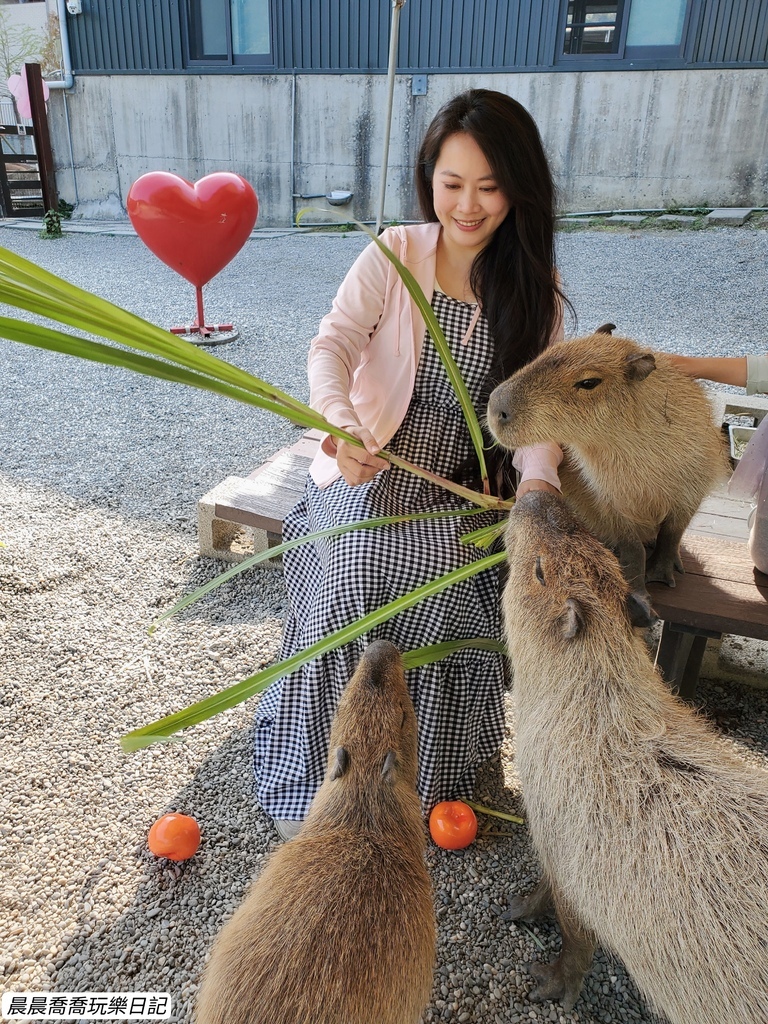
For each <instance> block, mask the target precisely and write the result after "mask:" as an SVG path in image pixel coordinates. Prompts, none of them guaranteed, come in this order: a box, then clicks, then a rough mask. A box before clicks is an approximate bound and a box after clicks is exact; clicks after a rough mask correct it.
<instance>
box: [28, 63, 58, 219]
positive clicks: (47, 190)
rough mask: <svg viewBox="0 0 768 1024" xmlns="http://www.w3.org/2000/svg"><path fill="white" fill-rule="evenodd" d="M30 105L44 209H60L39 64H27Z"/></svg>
mask: <svg viewBox="0 0 768 1024" xmlns="http://www.w3.org/2000/svg"><path fill="white" fill-rule="evenodd" d="M24 70H25V71H26V75H27V89H28V90H29V105H30V107H31V108H32V132H33V134H34V138H35V152H36V153H37V165H38V168H39V170H40V184H41V188H42V192H43V210H44V211H45V212H47V211H48V210H56V211H58V209H59V195H58V192H57V191H56V175H55V173H54V170H53V153H52V152H51V136H50V133H49V131H48V114H47V112H46V109H45V99H44V97H43V76H42V74H41V73H40V65H39V64H25V65H24Z"/></svg>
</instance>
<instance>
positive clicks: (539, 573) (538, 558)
mask: <svg viewBox="0 0 768 1024" xmlns="http://www.w3.org/2000/svg"><path fill="white" fill-rule="evenodd" d="M536 579H537V580H538V581H539V583H541V585H542V586H544V585H545V583H546V580H545V579H544V570H543V569H542V568H541V555H537V556H536Z"/></svg>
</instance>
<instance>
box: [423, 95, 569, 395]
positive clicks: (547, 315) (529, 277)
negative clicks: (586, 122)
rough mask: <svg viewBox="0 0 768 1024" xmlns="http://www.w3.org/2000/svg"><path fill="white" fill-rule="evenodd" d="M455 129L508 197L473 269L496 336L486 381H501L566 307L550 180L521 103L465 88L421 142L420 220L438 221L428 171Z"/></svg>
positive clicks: (540, 344) (537, 348) (540, 345)
mask: <svg viewBox="0 0 768 1024" xmlns="http://www.w3.org/2000/svg"><path fill="white" fill-rule="evenodd" d="M458 132H464V133H466V134H467V135H469V136H471V137H472V138H473V139H474V141H475V142H476V143H477V145H478V146H479V147H480V149H481V150H482V152H483V154H484V156H485V158H486V160H487V161H488V164H489V166H490V168H491V171H492V172H493V175H494V177H495V179H496V183H497V184H498V186H499V188H500V189H501V191H502V192H503V193H504V195H505V197H506V198H507V200H508V201H509V203H510V211H509V213H508V214H507V216H506V218H505V219H504V221H503V222H502V223H501V225H500V226H499V227H498V229H497V230H496V232H495V234H494V235H493V237H492V239H491V241H490V242H489V243H488V245H487V246H486V247H485V249H483V251H482V252H480V253H479V254H478V255H477V256H476V257H475V261H474V263H473V265H472V270H471V274H470V284H471V287H472V290H473V291H474V293H475V295H476V296H477V297H478V299H479V300H480V302H481V303H482V306H483V310H484V312H485V315H486V317H487V318H488V325H489V327H490V330H491V334H492V335H493V339H494V342H495V350H496V359H495V365H494V368H493V370H492V377H493V378H495V380H493V381H492V382H491V383H496V384H498V383H500V382H501V381H502V380H503V379H504V378H505V377H508V376H509V375H510V374H512V373H514V371H515V370H517V369H519V367H521V366H523V365H524V364H525V363H527V362H529V361H530V360H531V359H533V357H534V356H536V355H538V353H539V352H541V351H542V349H544V348H545V347H546V345H547V344H548V342H549V340H550V337H551V335H552V331H553V330H554V328H555V325H556V323H557V321H558V319H559V317H560V315H561V310H562V309H563V308H564V307H569V308H570V303H569V302H568V300H567V299H566V298H565V296H564V295H563V293H562V292H561V290H560V288H559V287H558V285H557V282H556V280H555V252H554V233H555V185H554V182H553V180H552V173H551V171H550V169H549V164H548V163H547V158H546V155H545V153H544V146H543V145H542V141H541V137H540V135H539V131H538V128H537V127H536V124H535V122H534V120H533V118H532V117H531V115H530V114H529V113H528V111H527V110H526V109H525V107H523V106H521V105H520V104H519V103H518V102H517V101H516V100H513V99H512V97H511V96H507V95H505V94H504V93H501V92H494V91H492V90H490V89H470V90H468V91H467V92H463V93H461V94H460V95H458V96H455V97H454V98H453V99H452V100H449V101H448V102H447V103H446V104H445V105H444V106H442V107H441V108H440V110H439V111H438V112H437V114H436V115H435V117H434V119H433V120H432V123H431V124H430V126H429V128H428V129H427V133H426V135H425V136H424V140H423V141H422V144H421V148H420V150H419V157H418V162H417V165H416V191H417V194H418V198H419V205H420V207H421V212H422V216H423V217H424V219H425V220H427V221H436V220H437V219H438V218H437V214H436V213H435V206H434V200H433V195H432V176H433V174H434V169H435V164H436V163H437V159H438V157H439V155H440V150H441V149H442V146H443V143H444V142H445V140H446V139H447V138H448V137H449V136H450V135H455V134H456V133H458Z"/></svg>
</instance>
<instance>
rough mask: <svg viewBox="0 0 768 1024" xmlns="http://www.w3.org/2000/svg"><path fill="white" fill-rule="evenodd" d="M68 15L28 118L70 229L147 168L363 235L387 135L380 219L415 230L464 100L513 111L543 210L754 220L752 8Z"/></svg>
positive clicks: (93, 6)
mask: <svg viewBox="0 0 768 1024" xmlns="http://www.w3.org/2000/svg"><path fill="white" fill-rule="evenodd" d="M80 4H81V13H79V14H69V13H67V15H66V19H67V23H66V29H67V36H68V40H69V51H70V54H71V66H72V71H73V75H74V82H73V88H72V89H70V90H59V91H56V92H55V93H54V94H53V95H52V98H51V101H50V120H51V127H52V137H53V148H54V154H55V158H56V161H57V180H58V185H59V191H60V193H61V195H62V196H63V197H64V198H65V199H67V200H68V201H70V202H75V201H76V202H77V203H78V211H80V212H81V214H82V215H83V216H119V215H122V213H123V211H124V206H125V197H126V195H127V192H128V189H129V188H130V185H131V184H132V182H133V181H134V180H135V179H136V178H137V177H139V175H141V174H143V173H145V172H146V171H149V170H168V171H173V172H175V173H177V174H180V175H182V176H183V177H185V178H188V179H189V180H193V181H194V180H197V179H198V178H200V177H202V176H203V175H205V174H208V173H210V172H212V171H217V170H230V171H235V172H237V173H238V174H242V175H243V176H244V177H245V178H247V179H248V180H249V181H250V182H251V183H252V184H253V186H254V188H255V189H256V191H257V193H258V195H259V200H260V207H261V209H260V216H259V223H260V224H261V225H262V226H268V225H285V224H289V223H291V222H292V220H293V218H294V216H295V214H296V212H297V210H298V209H300V208H302V207H304V206H307V205H310V202H311V205H313V206H318V205H319V206H320V207H322V206H324V205H325V204H324V200H322V199H314V200H311V201H309V200H307V199H305V198H303V197H313V196H318V195H319V196H324V195H325V194H327V193H329V192H331V191H332V190H336V191H344V192H350V193H352V200H351V202H350V203H349V205H348V207H345V208H344V209H345V210H346V211H348V215H349V216H350V217H352V216H354V217H356V218H357V219H360V220H375V219H376V208H377V202H378V199H379V191H380V182H381V178H382V164H383V160H384V139H385V136H386V129H387V125H388V124H391V131H390V144H389V148H388V153H387V174H386V193H385V197H384V214H385V219H398V220H408V219H412V218H415V217H417V216H418V213H417V210H416V207H415V197H414V192H413V187H412V168H413V163H414V159H415V154H416V151H417V148H418V144H419V141H420V139H421V136H422V133H423V131H424V128H425V127H426V125H427V124H428V122H429V121H430V119H431V118H432V116H433V115H434V113H435V111H436V110H437V109H438V107H439V106H440V105H441V103H443V102H444V101H445V100H446V99H448V98H449V97H450V96H452V95H453V94H455V93H456V92H458V91H460V90H462V89H465V88H468V87H471V86H483V87H488V88H495V89H500V90H502V91H504V92H507V93H509V94H510V95H512V96H514V97H515V98H516V99H518V100H519V101H520V102H521V103H523V104H524V105H525V106H526V107H527V108H528V109H529V110H530V111H531V113H532V114H533V116H534V117H535V118H536V121H537V123H538V124H539V127H540V130H541V134H542V137H543V139H544V143H545V146H546V148H547V151H548V153H549V156H550V159H551V162H552V167H553V170H554V172H555V176H556V179H557V182H558V186H559V192H560V207H561V209H562V210H563V211H573V212H587V211H593V210H594V211H598V210H606V209H622V210H628V209H643V210H646V209H662V208H665V207H668V206H673V205H674V206H687V207H696V206H755V207H764V206H768V147H767V146H766V133H765V130H764V126H765V125H766V124H768V3H766V0H616V2H614V3H608V2H604V3H598V2H595V3H590V2H586V0H527V2H526V0H406V2H405V3H404V4H402V6H401V8H400V10H399V13H397V12H396V6H399V0H395V2H394V4H392V3H390V2H388V0H132V2H131V3H130V4H127V3H124V2H123V0H80ZM393 18H396V20H397V22H398V24H399V38H398V43H397V48H396V69H395V70H396V73H395V74H394V77H393V78H390V76H388V74H387V70H388V64H389V48H390V42H391V24H392V21H393ZM390 83H392V89H393V92H392V104H391V115H390V114H389V106H388V100H389V96H390Z"/></svg>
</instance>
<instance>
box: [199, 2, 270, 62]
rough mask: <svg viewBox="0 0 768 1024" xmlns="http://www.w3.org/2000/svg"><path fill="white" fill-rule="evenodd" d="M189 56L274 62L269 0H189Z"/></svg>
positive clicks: (210, 59) (206, 60)
mask: <svg viewBox="0 0 768 1024" xmlns="http://www.w3.org/2000/svg"><path fill="white" fill-rule="evenodd" d="M188 14H189V20H188V29H189V33H188V34H189V60H190V63H191V64H207V65H212V64H213V65H225V66H226V65H239V64H244V65H248V64H253V65H271V64H273V63H274V57H273V53H272V34H271V31H270V27H271V18H270V0H189V7H188Z"/></svg>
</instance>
